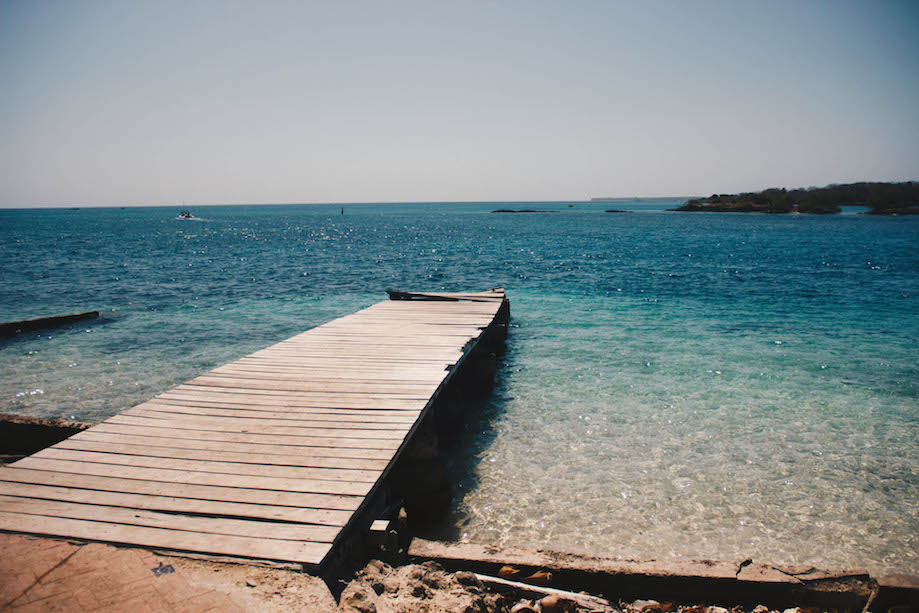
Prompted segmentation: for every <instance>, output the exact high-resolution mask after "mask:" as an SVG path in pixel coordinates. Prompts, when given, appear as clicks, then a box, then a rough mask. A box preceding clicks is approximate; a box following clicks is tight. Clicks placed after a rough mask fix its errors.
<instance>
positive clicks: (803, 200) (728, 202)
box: [671, 181, 919, 215]
mask: <svg viewBox="0 0 919 613" xmlns="http://www.w3.org/2000/svg"><path fill="white" fill-rule="evenodd" d="M843 206H864V207H868V209H869V210H868V212H867V213H866V214H868V215H919V182H916V181H905V182H903V183H868V182H863V183H847V184H844V185H840V184H832V185H827V186H826V187H808V188H806V189H805V188H798V189H793V190H787V189H785V188H784V187H782V188H779V187H773V188H769V189H765V190H763V191H761V192H744V193H741V194H712V195H711V196H709V197H708V198H695V199H693V200H690V201H689V202H687V203H686V204H684V205H683V206H681V207H679V208H676V209H671V210H673V211H690V212H695V211H709V212H721V213H772V214H781V213H809V214H815V215H826V214H833V213H839V212H840V211H841V210H842V209H841V208H840V207H843Z"/></svg>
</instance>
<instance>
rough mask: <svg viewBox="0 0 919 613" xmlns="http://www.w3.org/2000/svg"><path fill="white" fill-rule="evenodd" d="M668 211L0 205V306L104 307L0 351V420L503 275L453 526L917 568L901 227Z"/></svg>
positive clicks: (461, 453)
mask: <svg viewBox="0 0 919 613" xmlns="http://www.w3.org/2000/svg"><path fill="white" fill-rule="evenodd" d="M672 204H673V202H641V203H625V204H623V203H618V202H617V203H576V205H575V206H574V207H573V208H569V207H567V203H536V204H532V203H528V204H521V203H514V204H507V203H491V204H482V203H476V204H392V205H374V204H367V205H347V206H345V207H344V215H342V214H341V207H340V206H320V205H309V206H305V205H304V206H258V207H256V206H239V207H229V206H225V207H195V209H194V213H195V214H196V215H197V216H198V217H200V218H201V219H200V220H198V221H182V220H177V219H176V215H177V213H178V208H127V209H118V208H105V209H81V210H64V209H56V210H4V211H0V274H2V279H3V283H2V284H0V320H3V321H6V320H15V319H25V318H30V317H38V316H44V315H51V314H62V313H69V312H75V311H82V310H90V309H97V310H101V311H103V312H104V313H105V318H104V319H103V321H101V322H95V323H89V324H85V325H82V326H75V327H73V328H69V329H61V330H56V331H52V332H50V333H47V334H41V335H29V336H27V337H21V338H17V339H15V340H13V341H6V342H3V344H2V345H0V411H4V412H19V413H28V414H36V415H47V416H66V417H71V416H73V417H76V418H78V419H86V420H98V419H102V418H105V417H107V416H109V415H112V414H114V413H115V412H117V411H119V410H122V409H125V408H127V407H129V406H132V405H134V404H136V403H138V402H140V401H142V400H144V399H146V398H149V397H151V396H153V395H155V394H157V393H159V392H161V391H163V390H165V389H168V388H170V387H172V386H174V385H176V384H178V383H181V382H182V381H185V380H187V379H189V378H191V377H193V376H195V375H197V374H199V373H201V372H203V371H205V370H208V369H210V368H212V367H214V366H217V365H220V364H222V363H226V362H228V361H231V360H233V359H235V358H237V357H240V356H242V355H245V354H247V353H250V352H252V351H254V350H256V349H258V348H261V347H264V346H267V345H269V344H271V343H273V342H276V341H278V340H281V339H283V338H286V337H288V336H291V335H293V334H295V333H297V332H299V331H302V330H304V329H306V328H308V327H312V326H315V325H318V324H321V323H324V322H325V321H328V320H329V319H332V318H335V317H338V316H341V315H345V314H347V313H350V312H353V311H354V310H357V309H359V308H362V307H364V306H367V305H369V304H372V303H373V302H376V301H378V300H381V299H383V298H385V294H384V290H385V289H391V288H395V289H415V290H474V289H487V288H491V287H497V286H501V287H504V288H506V289H507V291H508V294H509V296H510V298H511V301H512V306H511V309H512V317H513V328H512V330H511V334H510V338H509V350H508V353H507V355H506V358H505V361H504V364H503V366H502V370H501V372H500V373H499V382H498V388H497V390H496V394H495V396H494V397H493V398H492V399H491V400H490V401H489V402H488V403H486V406H484V407H481V411H482V413H481V416H480V417H479V418H477V419H472V420H470V423H469V427H468V432H467V433H466V437H465V440H464V444H463V445H462V446H461V447H459V448H457V449H456V450H454V452H453V455H452V472H453V473H454V476H455V478H456V479H457V480H458V481H459V482H460V485H461V488H460V494H461V495H460V498H459V500H458V502H457V508H456V513H455V526H456V535H457V536H458V537H459V538H466V539H469V540H479V541H488V542H503V543H511V542H513V543H516V544H531V545H546V544H550V545H552V546H556V547H564V548H570V549H582V550H589V551H594V552H598V553H604V554H610V555H622V556H624V557H645V558H647V557H667V556H677V557H694V558H698V557H710V558H721V559H726V558H733V557H737V556H741V557H755V558H757V559H759V560H762V561H775V562H782V561H789V562H807V563H814V564H823V565H825V566H827V565H832V566H850V567H851V566H860V567H869V568H871V569H875V570H879V569H888V570H889V569H896V570H907V571H910V572H919V558H917V553H916V551H917V549H919V548H917V542H916V536H915V535H916V534H919V477H917V472H919V471H917V469H919V377H917V370H919V369H917V365H916V364H917V357H919V350H917V346H919V317H917V313H919V219H909V218H882V217H867V216H861V215H841V216H814V217H811V216H802V215H795V216H764V215H736V214H735V215H732V214H698V213H697V214H692V213H667V212H664V211H663V209H664V208H667V207H668V206H670V205H672ZM495 208H541V209H546V210H557V211H559V212H556V213H546V214H518V215H499V214H492V213H490V212H489V211H491V210H492V209H495ZM606 208H615V209H631V210H634V211H636V212H634V213H632V214H609V213H603V212H602V211H603V210H604V209H606Z"/></svg>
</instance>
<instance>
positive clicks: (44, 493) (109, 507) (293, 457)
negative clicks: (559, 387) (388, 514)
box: [0, 290, 506, 570]
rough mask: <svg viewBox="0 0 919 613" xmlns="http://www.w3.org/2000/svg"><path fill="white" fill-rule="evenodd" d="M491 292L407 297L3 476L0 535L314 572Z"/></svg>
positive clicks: (492, 301)
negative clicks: (294, 566) (148, 549)
mask: <svg viewBox="0 0 919 613" xmlns="http://www.w3.org/2000/svg"><path fill="white" fill-rule="evenodd" d="M505 302H506V299H505V297H504V292H503V291H502V290H494V291H491V292H484V293H480V294H404V295H401V297H400V298H399V299H394V300H391V301H384V302H380V303H378V304H376V305H373V306H371V307H369V308H367V309H364V310H362V311H359V312H357V313H354V314H352V315H348V316H346V317H342V318H340V319H337V320H335V321H332V322H329V323H327V324H325V325H323V326H319V327H317V328H313V329H311V330H308V331H306V332H303V333H301V334H298V335H296V336H294V337H292V338H290V339H287V340H285V341H282V342H280V343H277V344H276V345H273V346H271V347H268V348H266V349H262V350H260V351H256V352H255V353H253V354H251V355H248V356H246V357H243V358H241V359H239V360H237V361H235V362H233V363H231V364H227V365H225V366H221V367H219V368H215V369H214V370H212V371H210V372H208V373H205V374H202V375H201V376H198V377H196V378H194V379H192V380H191V381H189V382H187V383H185V384H183V385H180V386H178V387H176V388H174V389H172V390H169V391H168V392H165V393H163V394H160V395H159V396H157V397H155V398H152V399H150V400H149V401H147V402H144V403H141V404H139V405H137V406H136V407H134V408H132V409H128V410H126V411H124V412H122V413H120V414H118V415H116V416H114V417H111V418H109V419H107V420H105V421H103V422H102V423H100V424H97V425H96V426H93V427H92V428H90V429H88V430H86V431H84V432H81V433H79V434H77V435H75V436H73V437H71V438H69V439H67V440H64V441H62V442H60V443H58V444H56V445H54V446H52V447H49V448H47V449H44V450H42V451H39V452H38V453H35V454H33V455H32V456H29V457H27V458H24V459H22V460H20V461H18V462H15V463H13V464H11V465H9V466H6V467H3V468H0V530H7V531H15V532H25V533H32V534H41V535H51V536H61V537H69V538H78V539H86V540H97V541H105V542H113V543H122V544H129V545H135V546H145V547H153V548H161V549H169V550H177V551H188V552H195V553H203V554H212V555H223V556H233V557H239V558H259V559H267V560H273V561H279V562H293V563H299V564H302V565H304V567H306V568H307V569H311V570H316V569H318V568H320V567H321V565H322V564H323V563H324V562H325V561H326V560H327V559H328V558H329V556H330V552H331V551H332V549H333V547H334V545H335V544H337V543H339V542H340V541H341V540H342V539H343V538H344V537H343V535H344V533H345V532H347V531H348V530H349V529H352V528H354V524H355V523H356V522H355V517H356V516H357V514H356V512H357V511H358V510H359V509H360V508H362V505H364V504H365V501H366V499H367V497H368V496H369V495H371V494H372V492H373V491H374V488H375V487H377V485H378V484H379V483H380V481H381V480H382V477H383V476H384V475H385V473H386V471H387V470H388V468H389V466H391V464H392V463H393V462H394V460H395V458H396V456H397V455H398V452H399V450H400V448H401V447H402V446H403V444H404V443H405V441H406V439H407V437H408V436H409V435H410V433H411V432H412V429H413V428H414V427H415V425H416V424H417V422H418V420H419V418H420V417H421V416H422V415H423V413H424V411H425V410H426V409H427V408H428V407H429V406H430V405H431V403H432V401H433V399H434V398H435V397H436V395H437V393H438V392H439V390H440V389H442V386H443V385H444V382H445V381H446V380H448V379H449V377H450V376H451V374H452V372H453V370H454V369H455V368H457V367H458V365H459V364H460V363H461V362H462V360H463V358H464V356H465V355H467V354H468V352H469V351H470V350H471V349H472V347H473V346H474V345H475V344H476V343H477V342H478V340H479V339H480V337H481V335H482V333H483V330H485V329H487V328H488V326H490V325H491V324H492V323H494V322H495V320H496V317H497V316H498V314H499V309H501V307H502V305H503V304H504V303H505Z"/></svg>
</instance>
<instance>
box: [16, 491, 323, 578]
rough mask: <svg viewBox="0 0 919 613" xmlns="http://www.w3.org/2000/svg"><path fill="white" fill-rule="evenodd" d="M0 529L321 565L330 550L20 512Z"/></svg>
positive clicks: (304, 544)
mask: <svg viewBox="0 0 919 613" xmlns="http://www.w3.org/2000/svg"><path fill="white" fill-rule="evenodd" d="M34 506H35V507H36V508H35V510H36V511H37V510H38V509H40V505H34ZM0 526H2V527H3V529H4V530H14V531H16V532H25V533H28V534H45V535H52V536H68V537H76V538H84V539H89V540H93V541H103V542H107V543H126V544H131V545H142V546H147V547H159V548H169V549H175V550H178V551H198V552H202V553H211V554H222V555H231V556H239V557H250V558H263V559H268V560H279V561H284V562H300V563H307V564H318V563H320V562H321V561H322V559H323V558H324V557H325V555H326V554H327V553H328V551H329V549H330V548H331V547H332V546H331V545H330V544H328V543H308V542H301V541H280V540H277V539H257V538H250V537H246V536H229V535H218V534H202V533H198V532H188V531H183V530H164V529H162V528H148V527H143V526H126V525H124V524H115V523H108V522H99V521H87V520H82V519H64V518H60V517H47V516H44V515H35V514H29V513H25V512H24V511H22V510H19V511H17V512H15V513H10V512H8V511H0Z"/></svg>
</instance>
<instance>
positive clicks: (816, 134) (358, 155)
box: [0, 0, 919, 207]
mask: <svg viewBox="0 0 919 613" xmlns="http://www.w3.org/2000/svg"><path fill="white" fill-rule="evenodd" d="M908 179H919V2H916V1H915V0H906V1H903V2H893V1H883V0H879V1H867V0H865V1H858V2H848V1H844V0H832V1H826V2H821V1H817V0H794V1H781V0H780V1H766V0H763V1H760V2H747V1H743V0H729V1H725V2H705V1H701V0H700V1H685V0H679V1H675V2H663V1H636V2H617V1H614V0H608V1H602V2H601V1H567V2H563V1H561V0H559V1H557V2H541V1H538V0H535V1H534V0H526V1H523V0H521V1H507V2H479V1H467V0H464V1H462V2H457V1H453V2H435V1H431V0H423V1H418V2H366V3H365V2H352V1H343V2H335V1H326V2H305V1H304V2H279V1H267V2H257V1H246V2H238V3H237V2H230V1H226V0H222V1H214V2H211V1H195V0H191V1H189V0H181V1H176V2H170V1H164V0H155V1H154V0H151V1H149V2H130V1H125V0H117V1H112V2H100V1H94V0H79V1H76V0H75V1H68V0H62V1H53V0H48V1H41V2H37V1H34V0H25V1H22V2H19V1H10V0H0V207H19V206H40V205H63V204H106V205H127V204H176V203H181V202H183V201H185V202H188V203H190V204H191V203H203V202H208V203H219V202H367V201H372V202H380V201H439V200H527V199H539V200H550V199H585V198H589V197H591V196H603V195H616V196H629V195H639V196H651V195H684V194H685V195H693V194H710V193H712V192H716V191H717V192H725V191H737V190H746V189H757V188H763V187H768V186H783V185H784V186H788V187H797V186H809V185H824V184H826V183H831V182H847V181H854V180H908Z"/></svg>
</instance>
